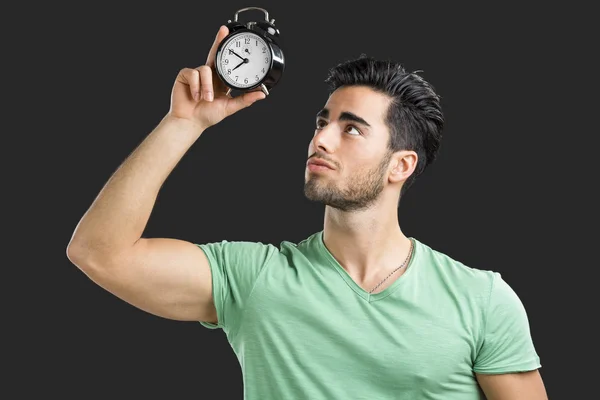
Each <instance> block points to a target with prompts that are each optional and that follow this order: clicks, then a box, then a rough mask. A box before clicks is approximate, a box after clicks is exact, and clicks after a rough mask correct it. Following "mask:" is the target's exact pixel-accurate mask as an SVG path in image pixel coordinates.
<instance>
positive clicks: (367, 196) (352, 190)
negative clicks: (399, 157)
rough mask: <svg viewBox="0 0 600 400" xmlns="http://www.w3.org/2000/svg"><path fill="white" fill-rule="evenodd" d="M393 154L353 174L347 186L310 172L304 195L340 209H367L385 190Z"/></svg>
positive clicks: (389, 153) (388, 154)
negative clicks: (372, 166)
mask: <svg viewBox="0 0 600 400" xmlns="http://www.w3.org/2000/svg"><path fill="white" fill-rule="evenodd" d="M391 156H392V153H391V152H388V153H387V154H386V156H385V157H384V158H383V160H382V161H381V163H380V164H379V165H377V166H375V167H374V168H372V169H368V170H364V171H361V172H360V173H357V174H356V175H354V176H352V177H351V178H350V179H349V180H348V185H347V186H346V187H345V188H340V187H339V186H338V185H337V184H336V183H335V182H327V179H326V178H325V177H322V176H319V175H316V174H315V175H313V174H310V175H309V176H308V178H307V179H306V182H305V183H304V195H305V196H306V198H307V199H309V200H311V201H316V202H319V203H323V204H325V205H326V206H330V207H332V208H336V209H338V210H340V211H358V210H363V209H366V208H368V207H369V206H371V205H372V204H373V203H374V202H375V200H376V199H377V198H378V197H379V194H380V193H381V192H382V191H383V188H384V182H383V177H384V176H385V173H386V169H387V165H388V163H389V161H390V159H391Z"/></svg>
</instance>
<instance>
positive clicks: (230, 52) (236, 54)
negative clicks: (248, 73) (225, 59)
mask: <svg viewBox="0 0 600 400" xmlns="http://www.w3.org/2000/svg"><path fill="white" fill-rule="evenodd" d="M229 54H234V55H235V56H236V57H238V58H240V59H242V60H244V57H242V56H240V55H239V54H238V53H236V52H235V51H233V50H231V49H229Z"/></svg>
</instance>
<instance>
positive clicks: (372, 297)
mask: <svg viewBox="0 0 600 400" xmlns="http://www.w3.org/2000/svg"><path fill="white" fill-rule="evenodd" d="M316 239H317V242H318V243H317V247H318V248H319V250H320V252H321V254H322V255H323V256H324V257H325V259H326V260H327V262H328V264H329V265H330V266H332V267H333V268H334V269H335V270H336V271H337V272H338V273H339V274H340V276H341V277H342V279H343V280H344V281H345V282H346V284H347V285H348V286H349V287H350V289H352V290H353V291H354V292H355V293H356V294H357V295H358V296H360V297H361V298H363V299H364V300H365V301H367V302H369V303H371V302H374V301H377V300H381V299H383V298H385V297H387V296H389V295H390V294H392V293H393V292H394V291H396V290H397V289H398V288H399V287H400V286H401V285H403V284H404V282H406V281H407V280H408V279H410V277H411V276H412V275H413V274H414V270H415V267H416V266H417V259H418V257H419V255H420V246H419V241H418V240H417V239H415V238H414V237H409V238H408V239H410V240H411V241H412V243H413V252H412V256H411V258H410V261H409V262H408V265H407V266H406V267H404V268H405V269H406V271H405V272H404V274H402V276H400V277H399V278H397V279H396V280H395V281H394V282H392V284H391V285H390V286H388V287H386V288H385V289H384V290H382V291H381V292H376V293H369V292H368V291H367V290H365V289H363V288H362V287H361V286H360V285H359V284H358V283H356V281H355V280H354V279H352V277H351V276H350V274H349V273H348V271H346V270H345V269H344V267H342V266H341V264H340V263H339V262H338V260H337V259H336V258H335V257H334V256H333V254H331V252H330V251H329V249H328V248H327V246H325V242H324V241H323V230H321V231H320V232H318V233H317V238H316Z"/></svg>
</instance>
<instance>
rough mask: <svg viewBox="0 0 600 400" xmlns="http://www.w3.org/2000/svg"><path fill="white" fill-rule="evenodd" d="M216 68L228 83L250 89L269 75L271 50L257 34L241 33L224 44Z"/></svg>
mask: <svg viewBox="0 0 600 400" xmlns="http://www.w3.org/2000/svg"><path fill="white" fill-rule="evenodd" d="M216 66H217V68H219V71H220V72H221V75H222V76H223V77H224V78H225V80H226V81H227V83H229V84H230V85H232V86H235V87H238V88H248V87H251V86H254V85H256V84H257V83H258V82H260V81H261V80H262V79H263V78H264V77H265V75H267V72H268V71H269V68H270V67H271V50H270V48H269V46H268V45H267V43H266V42H265V41H264V39H262V38H261V37H260V36H258V35H257V34H255V33H252V32H241V33H239V34H237V35H234V36H232V37H231V38H229V39H228V40H227V42H225V43H224V44H223V47H222V48H221V54H220V57H219V59H218V60H217V62H216Z"/></svg>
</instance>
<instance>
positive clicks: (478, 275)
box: [418, 241, 499, 296]
mask: <svg viewBox="0 0 600 400" xmlns="http://www.w3.org/2000/svg"><path fill="white" fill-rule="evenodd" d="M418 243H419V249H420V251H421V253H420V259H419V261H420V263H421V264H422V266H423V268H424V269H425V270H426V271H427V273H428V274H429V275H430V276H435V277H437V278H438V279H439V280H440V281H441V282H443V283H444V284H445V285H446V286H448V287H449V288H451V289H453V290H460V291H463V292H465V293H469V294H479V295H482V296H485V295H486V294H489V291H490V289H491V286H492V285H493V282H494V280H495V279H496V278H497V277H498V276H499V273H498V272H496V271H493V270H491V269H486V268H485V266H474V265H468V264H467V263H465V262H464V261H462V260H460V259H459V258H458V257H457V256H453V255H451V254H450V253H449V252H448V251H443V250H440V249H437V248H434V247H432V246H429V245H428V244H425V243H423V242H420V241H419V242H418Z"/></svg>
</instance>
